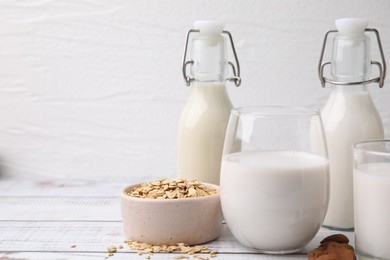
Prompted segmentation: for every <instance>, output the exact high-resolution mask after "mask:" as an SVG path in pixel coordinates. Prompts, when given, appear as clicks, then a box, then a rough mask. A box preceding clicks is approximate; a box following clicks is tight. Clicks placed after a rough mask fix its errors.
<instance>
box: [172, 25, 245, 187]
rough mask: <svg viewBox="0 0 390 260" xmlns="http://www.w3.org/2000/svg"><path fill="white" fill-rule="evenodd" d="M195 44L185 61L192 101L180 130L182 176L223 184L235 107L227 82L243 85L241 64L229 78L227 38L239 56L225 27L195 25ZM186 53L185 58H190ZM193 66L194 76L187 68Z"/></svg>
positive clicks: (183, 116) (186, 110) (190, 32)
mask: <svg viewBox="0 0 390 260" xmlns="http://www.w3.org/2000/svg"><path fill="white" fill-rule="evenodd" d="M194 25H195V30H190V31H189V34H188V35H187V43H186V49H187V45H188V41H189V35H190V34H192V33H193V34H194V36H193V37H192V41H191V47H192V60H190V61H186V60H185V58H186V56H184V60H183V76H184V78H185V80H186V82H187V85H190V86H191V94H190V97H189V99H188V101H187V103H186V104H185V107H184V109H183V111H182V113H181V117H180V121H179V126H178V143H177V161H178V175H179V177H183V178H191V179H197V180H199V181H202V182H208V183H214V184H219V175H220V165H221V158H222V149H223V142H224V139H225V132H226V126H227V123H228V120H229V115H230V110H231V109H232V103H231V101H230V98H229V96H228V93H227V91H226V86H225V81H226V80H232V81H235V83H236V86H238V85H239V84H240V78H239V64H238V60H237V56H236V55H235V58H236V68H235V67H234V65H232V64H233V63H230V64H231V65H232V66H233V68H234V69H233V72H234V73H235V74H236V75H234V77H231V78H228V77H227V74H228V64H229V63H228V60H227V46H226V45H227V44H226V38H225V35H227V36H228V37H229V38H230V43H231V44H232V48H233V51H234V54H235V50H234V46H233V41H232V38H231V35H230V33H229V32H226V31H223V27H224V25H223V23H220V22H217V21H198V22H195V24H194ZM186 51H187V50H185V55H186ZM188 66H191V69H190V76H187V74H186V73H187V67H188Z"/></svg>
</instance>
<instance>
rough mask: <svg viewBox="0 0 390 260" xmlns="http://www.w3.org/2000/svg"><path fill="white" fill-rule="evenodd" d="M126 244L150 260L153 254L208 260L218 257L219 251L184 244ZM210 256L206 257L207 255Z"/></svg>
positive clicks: (128, 242)
mask: <svg viewBox="0 0 390 260" xmlns="http://www.w3.org/2000/svg"><path fill="white" fill-rule="evenodd" d="M125 241H126V244H127V245H128V246H129V247H130V249H131V250H135V251H136V253H137V254H138V255H140V256H141V255H143V254H148V255H147V256H145V258H146V259H150V255H152V254H153V253H179V255H176V256H174V257H173V258H174V259H188V258H190V256H189V255H192V256H193V258H197V259H200V260H208V259H209V257H216V256H217V251H215V250H211V249H210V248H208V247H207V246H202V245H198V246H189V245H187V244H184V243H178V244H177V245H170V246H168V245H159V246H156V245H150V244H148V243H142V242H138V241H130V240H125ZM207 253H208V254H209V255H206V254H207ZM148 257H149V258H148Z"/></svg>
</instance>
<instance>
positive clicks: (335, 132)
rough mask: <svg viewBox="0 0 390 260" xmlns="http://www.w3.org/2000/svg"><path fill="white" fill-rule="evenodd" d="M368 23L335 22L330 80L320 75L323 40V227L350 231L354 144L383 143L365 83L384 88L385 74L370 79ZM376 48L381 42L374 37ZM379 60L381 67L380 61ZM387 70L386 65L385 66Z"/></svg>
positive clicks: (379, 123)
mask: <svg viewBox="0 0 390 260" xmlns="http://www.w3.org/2000/svg"><path fill="white" fill-rule="evenodd" d="M367 24H368V22H367V21H366V20H364V19H356V18H347V19H339V20H336V27H337V31H330V32H334V33H337V35H336V37H335V38H334V41H333V51H332V61H331V63H330V65H331V75H332V77H333V79H332V80H329V79H326V78H325V77H323V70H324V67H325V65H328V64H329V62H327V63H322V57H323V54H324V48H325V44H326V38H325V41H324V46H323V50H322V54H321V60H320V67H319V75H320V80H321V82H322V85H323V86H324V85H325V82H328V83H330V84H332V92H331V94H330V96H329V99H328V101H327V103H326V105H325V107H324V108H323V110H322V113H321V115H322V119H323V123H324V128H325V134H326V139H327V144H328V154H329V163H330V164H329V166H330V200H329V206H328V212H327V215H326V217H325V221H324V226H327V227H329V228H332V229H341V230H348V229H352V228H354V215H353V190H352V187H353V176H352V166H353V165H352V145H353V144H354V143H356V142H361V141H365V140H372V139H383V135H384V134H383V126H382V121H381V118H380V116H379V114H378V111H377V109H376V107H375V105H374V103H373V101H372V99H371V96H370V94H369V93H368V91H367V89H366V84H368V83H370V82H379V83H380V85H381V84H382V85H383V79H384V75H381V76H380V77H378V78H376V79H375V80H370V79H369V77H370V75H371V66H372V63H373V64H375V63H377V64H376V65H378V66H379V67H380V71H381V74H382V71H385V70H382V69H381V67H382V65H381V64H379V63H378V62H371V55H370V38H369V37H367V35H366V34H365V32H366V31H370V32H376V33H377V31H376V30H375V29H366V26H367ZM327 35H328V34H327ZM377 37H378V42H379V47H380V50H381V49H382V48H381V44H380V41H379V35H378V34H377ZM381 54H382V60H383V66H385V63H384V57H383V52H382V51H381ZM384 68H385V67H384Z"/></svg>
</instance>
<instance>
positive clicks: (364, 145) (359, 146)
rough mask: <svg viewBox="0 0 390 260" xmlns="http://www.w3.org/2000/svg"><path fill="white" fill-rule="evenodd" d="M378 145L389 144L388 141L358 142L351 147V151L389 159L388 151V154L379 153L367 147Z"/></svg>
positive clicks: (389, 153)
mask: <svg viewBox="0 0 390 260" xmlns="http://www.w3.org/2000/svg"><path fill="white" fill-rule="evenodd" d="M379 143H383V144H390V139H378V140H369V141H362V142H358V143H355V144H354V145H353V149H354V151H360V152H364V153H367V154H370V155H379V156H383V157H390V151H389V152H381V151H377V150H375V149H370V147H369V145H372V144H379Z"/></svg>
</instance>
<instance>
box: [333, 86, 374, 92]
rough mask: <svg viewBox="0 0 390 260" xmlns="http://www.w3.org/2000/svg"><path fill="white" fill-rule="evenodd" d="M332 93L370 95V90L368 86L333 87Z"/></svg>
mask: <svg viewBox="0 0 390 260" xmlns="http://www.w3.org/2000/svg"><path fill="white" fill-rule="evenodd" d="M332 92H333V93H334V94H349V93H368V90H367V86H366V85H350V86H342V85H332Z"/></svg>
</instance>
